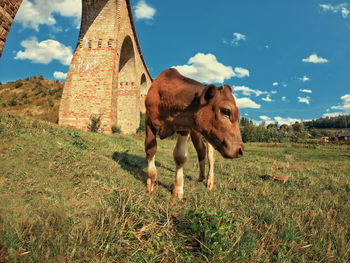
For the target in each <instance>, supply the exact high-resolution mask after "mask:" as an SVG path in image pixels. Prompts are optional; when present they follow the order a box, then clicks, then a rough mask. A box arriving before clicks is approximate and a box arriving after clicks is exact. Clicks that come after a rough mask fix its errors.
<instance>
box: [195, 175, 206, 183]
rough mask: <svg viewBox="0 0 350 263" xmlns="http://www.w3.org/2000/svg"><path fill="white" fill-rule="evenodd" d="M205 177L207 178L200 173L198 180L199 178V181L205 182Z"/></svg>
mask: <svg viewBox="0 0 350 263" xmlns="http://www.w3.org/2000/svg"><path fill="white" fill-rule="evenodd" d="M204 179H205V177H204V176H201V175H200V176H199V177H198V180H197V181H198V182H203V181H204Z"/></svg>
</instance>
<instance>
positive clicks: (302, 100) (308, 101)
mask: <svg viewBox="0 0 350 263" xmlns="http://www.w3.org/2000/svg"><path fill="white" fill-rule="evenodd" d="M298 101H299V102H301V103H306V104H310V97H309V96H306V97H298Z"/></svg>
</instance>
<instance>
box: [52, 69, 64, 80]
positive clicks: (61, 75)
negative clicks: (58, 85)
mask: <svg viewBox="0 0 350 263" xmlns="http://www.w3.org/2000/svg"><path fill="white" fill-rule="evenodd" d="M53 76H54V78H55V79H62V80H65V79H66V78H67V73H63V72H60V71H56V72H55V73H53Z"/></svg>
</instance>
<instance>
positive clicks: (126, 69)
mask: <svg viewBox="0 0 350 263" xmlns="http://www.w3.org/2000/svg"><path fill="white" fill-rule="evenodd" d="M122 43H123V44H122V47H121V50H120V59H119V75H118V82H119V83H118V84H119V87H118V91H117V94H118V95H117V100H118V103H117V109H118V110H117V125H118V126H119V127H120V129H121V131H122V132H123V133H135V132H136V130H137V128H138V126H139V122H140V120H139V118H140V117H139V115H140V85H139V84H138V83H137V80H136V77H135V76H137V74H136V64H135V59H136V58H135V49H134V44H133V41H132V40H131V37H130V36H126V37H125V38H124V40H123V42H122ZM135 120H136V121H135Z"/></svg>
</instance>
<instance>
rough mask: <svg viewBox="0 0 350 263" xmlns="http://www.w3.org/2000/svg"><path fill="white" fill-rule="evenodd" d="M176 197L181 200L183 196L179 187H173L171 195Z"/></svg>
mask: <svg viewBox="0 0 350 263" xmlns="http://www.w3.org/2000/svg"><path fill="white" fill-rule="evenodd" d="M176 196H177V197H178V198H179V199H180V200H182V199H183V198H184V194H183V193H181V192H180V189H176V188H174V189H173V197H174V198H175V197H176Z"/></svg>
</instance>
